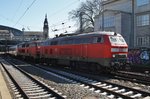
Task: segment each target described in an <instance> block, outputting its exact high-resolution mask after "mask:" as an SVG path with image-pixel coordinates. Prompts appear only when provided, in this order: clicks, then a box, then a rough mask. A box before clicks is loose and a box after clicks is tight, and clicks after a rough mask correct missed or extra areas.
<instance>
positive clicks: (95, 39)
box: [93, 36, 104, 43]
mask: <svg viewBox="0 0 150 99" xmlns="http://www.w3.org/2000/svg"><path fill="white" fill-rule="evenodd" d="M103 41H104V40H103V37H102V36H101V37H94V38H93V43H103Z"/></svg>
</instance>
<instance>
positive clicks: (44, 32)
mask: <svg viewBox="0 0 150 99" xmlns="http://www.w3.org/2000/svg"><path fill="white" fill-rule="evenodd" d="M48 32H49V27H48V21H47V14H45V20H44V26H43V39H47V38H48Z"/></svg>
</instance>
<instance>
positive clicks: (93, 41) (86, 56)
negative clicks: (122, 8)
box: [15, 31, 129, 71]
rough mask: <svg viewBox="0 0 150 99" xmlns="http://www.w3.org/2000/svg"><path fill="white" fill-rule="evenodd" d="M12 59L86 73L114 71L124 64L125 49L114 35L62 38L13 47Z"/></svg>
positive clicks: (122, 42) (86, 34)
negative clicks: (31, 61)
mask: <svg viewBox="0 0 150 99" xmlns="http://www.w3.org/2000/svg"><path fill="white" fill-rule="evenodd" d="M15 50H16V54H15V55H16V56H17V57H21V58H23V59H28V60H35V61H36V62H40V63H47V64H51V65H55V66H59V65H62V66H67V67H68V68H71V69H87V70H90V71H101V70H112V69H113V70H118V69H120V68H125V67H126V66H127V65H128V64H129V63H128V58H127V54H128V45H127V43H126V41H125V40H124V38H123V37H122V35H121V34H119V33H116V32H107V31H103V32H101V31H99V32H91V33H82V34H76V35H65V36H61V37H55V38H52V39H48V40H44V41H32V42H26V43H21V44H18V45H17V48H16V49H15Z"/></svg>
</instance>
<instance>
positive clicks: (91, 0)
mask: <svg viewBox="0 0 150 99" xmlns="http://www.w3.org/2000/svg"><path fill="white" fill-rule="evenodd" d="M101 1H102V0H87V1H86V2H82V3H81V5H80V7H79V8H78V9H76V10H72V11H70V12H69V15H70V17H71V19H73V20H75V21H76V22H77V24H79V23H80V30H81V28H82V29H83V31H84V30H85V29H87V28H89V27H90V28H94V17H95V16H96V15H99V14H100V12H101ZM80 32H81V31H80Z"/></svg>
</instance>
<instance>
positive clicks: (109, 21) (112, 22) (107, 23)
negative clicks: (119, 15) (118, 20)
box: [104, 16, 115, 27]
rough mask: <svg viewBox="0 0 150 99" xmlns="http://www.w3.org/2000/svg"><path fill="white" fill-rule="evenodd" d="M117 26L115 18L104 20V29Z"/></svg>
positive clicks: (110, 17)
mask: <svg viewBox="0 0 150 99" xmlns="http://www.w3.org/2000/svg"><path fill="white" fill-rule="evenodd" d="M113 26H115V17H114V16H109V17H105V18H104V27H113Z"/></svg>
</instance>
